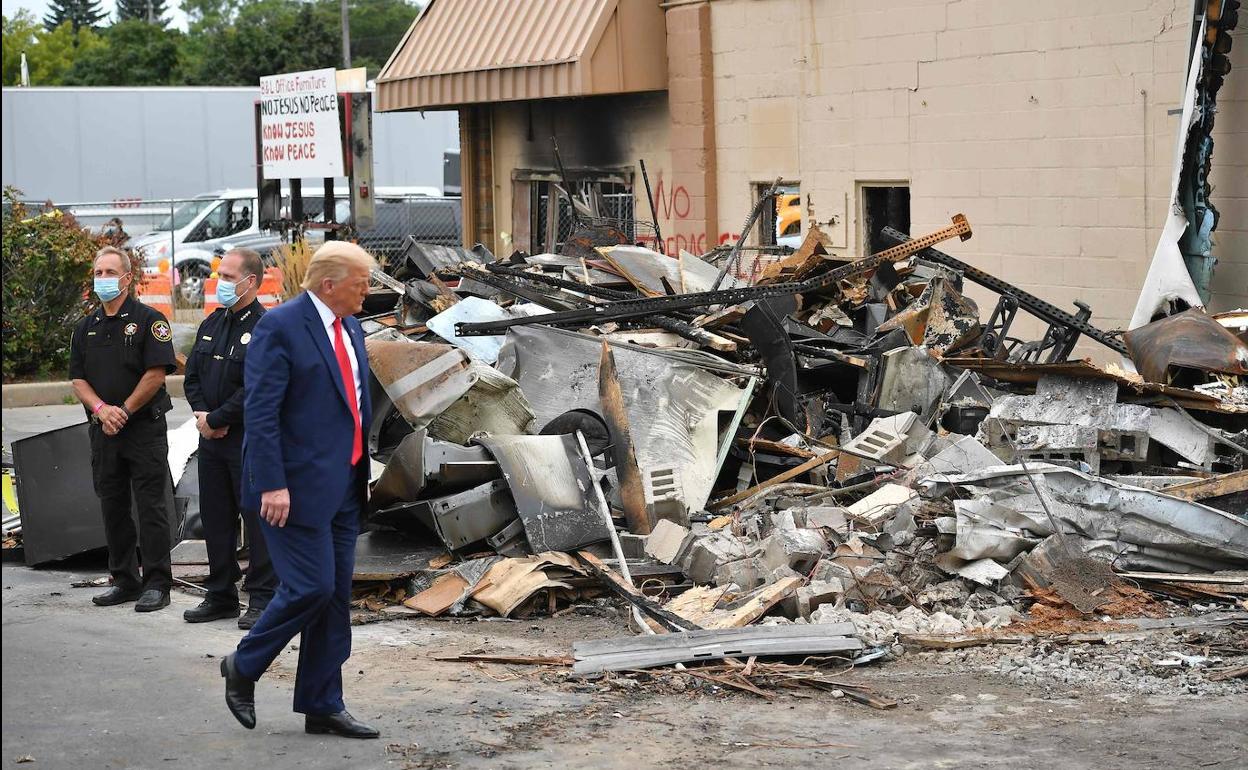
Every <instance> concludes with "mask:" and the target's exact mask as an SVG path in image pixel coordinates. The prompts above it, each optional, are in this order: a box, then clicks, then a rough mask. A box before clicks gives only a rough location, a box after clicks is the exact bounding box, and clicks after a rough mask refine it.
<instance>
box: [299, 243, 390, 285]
mask: <svg viewBox="0 0 1248 770" xmlns="http://www.w3.org/2000/svg"><path fill="white" fill-rule="evenodd" d="M353 267H362V268H364V269H366V270H370V271H371V270H373V269H374V268H376V267H377V260H375V259H373V255H372V254H369V253H368V252H367V251H365V250H364V249H362V248H361V247H359V246H357V245H356V244H354V243H350V242H348V241H326V242H325V243H324V245H322V246H321V247H320V248H319V249H317V250H316V253H315V254H313V255H312V259H311V261H309V262H308V269H307V272H306V273H304V276H303V284H302V286H303V288H305V289H308V290H312V289H319V288H320V286H321V281H324V280H326V279H328V280H331V281H341V280H342V279H344V278H346V277H347V273H349V272H350V271H351V268H353Z"/></svg>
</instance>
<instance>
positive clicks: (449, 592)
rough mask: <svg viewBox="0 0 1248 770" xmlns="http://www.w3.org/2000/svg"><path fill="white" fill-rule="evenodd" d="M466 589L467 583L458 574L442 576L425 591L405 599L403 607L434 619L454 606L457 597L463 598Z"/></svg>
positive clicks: (457, 599)
mask: <svg viewBox="0 0 1248 770" xmlns="http://www.w3.org/2000/svg"><path fill="white" fill-rule="evenodd" d="M467 588H468V581H467V580H464V579H463V578H462V577H460V576H459V574H458V573H455V572H451V573H449V574H447V575H443V576H442V577H441V578H439V579H438V580H437V581H436V582H435V583H434V584H433V585H431V586H429V587H428V588H426V589H425V590H423V591H421V592H420V593H418V594H416V595H415V596H412V597H410V598H408V599H406V600H405V601H404V602H403V606H404V607H408V608H410V609H413V610H416V611H418V612H423V613H424V614H426V615H430V616H432V617H435V618H436V617H437V616H438V615H441V614H442V613H444V612H446V611H447V610H449V609H450V608H451V607H453V606H455V602H457V601H459V597H460V596H463V594H464V591H465V590H467Z"/></svg>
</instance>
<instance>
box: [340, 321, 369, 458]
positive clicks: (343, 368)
mask: <svg viewBox="0 0 1248 770" xmlns="http://www.w3.org/2000/svg"><path fill="white" fill-rule="evenodd" d="M334 355H336V356H337V357H338V371H340V372H342V385H343V387H344V388H346V389H347V403H348V404H349V405H350V406H351V417H352V418H354V419H353V422H354V423H355V431H354V433H353V435H352V436H351V465H353V466H354V465H355V464H356V463H358V462H359V461H360V456H361V455H363V454H364V436H363V434H362V433H361V432H360V407H359V406H358V405H357V404H356V403H355V378H354V377H352V376H351V359H349V358H347V346H346V345H345V344H344V343H343V341H342V319H341V318H335V319H334Z"/></svg>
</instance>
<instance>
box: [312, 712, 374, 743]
mask: <svg viewBox="0 0 1248 770" xmlns="http://www.w3.org/2000/svg"><path fill="white" fill-rule="evenodd" d="M303 731H304V732H307V733H312V734H313V735H324V734H326V733H333V734H334V735H341V736H342V737H343V738H377V737H379V736H380V735H381V733H379V732H377V731H376V730H375V729H373V728H372V727H369V726H368V725H366V724H364V723H363V722H360V721H358V720H357V719H356V718H355V717H353V716H351V714H349V713H348V712H346V711H339V712H338V713H337V714H308V715H307V718H306V719H305V720H304V722H303Z"/></svg>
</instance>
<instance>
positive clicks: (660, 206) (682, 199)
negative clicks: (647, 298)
mask: <svg viewBox="0 0 1248 770" xmlns="http://www.w3.org/2000/svg"><path fill="white" fill-rule="evenodd" d="M654 198H655V199H654V201H653V202H652V206H651V208H650V211H653V212H654V213H655V215H656V216H658V218H659V221H660V223H664V222H666V223H668V225H669V227H672V229H675V230H676V232H675V233H674V234H673V233H670V232H669V233H667V234H666V235H665V236H664V238H663V253H665V254H668V255H672V256H674V255H676V254H679V253H680V251H681V249H684V250H685V251H688V252H690V253H692V254H705V253H706V252H708V251H710V250H711V247H710V246H709V245H708V244H707V234H706V233H705V232H696V231H694V230H688V231H683V230H684V228H682V227H681V224H682V223H681V222H680V220H683V219H688V218H689V212H690V210H691V208H692V200H691V199H690V197H689V191H688V190H687V189H686V188H685V186H684V185H683V184H673V185H671V186H670V187H669V186H667V185H666V184H664V180H663V172H662V171H660V172H659V174H658V180H657V184H655V187H654ZM646 213H649V211H647V212H646ZM740 237H741V236H740V235H738V234H737V233H732V232H722V233H720V234H719V242H718V244H716V245H719V246H722V245H724V244H726V243H729V242H733V241H736V240H737V239H738V238H740ZM637 240H638V241H641V242H643V243H648V244H650V245H651V246H652V247H653V244H654V241H655V238H654V236H652V235H639V236H638V238H637Z"/></svg>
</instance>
